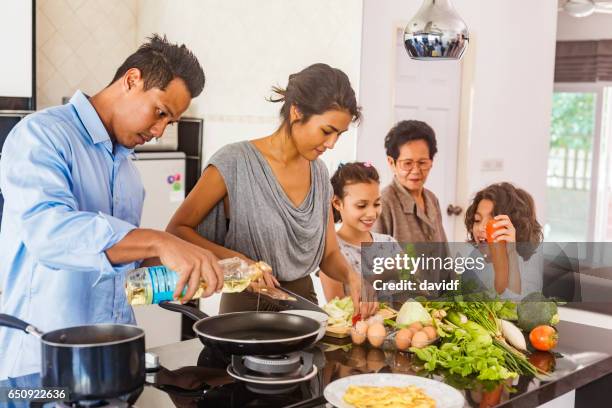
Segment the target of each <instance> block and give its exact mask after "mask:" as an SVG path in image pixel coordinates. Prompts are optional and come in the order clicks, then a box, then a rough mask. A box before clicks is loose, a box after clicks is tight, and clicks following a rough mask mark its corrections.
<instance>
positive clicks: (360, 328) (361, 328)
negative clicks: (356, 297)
mask: <svg viewBox="0 0 612 408" xmlns="http://www.w3.org/2000/svg"><path fill="white" fill-rule="evenodd" d="M355 330H357V332H359V333H360V334H363V335H365V334H366V333H367V332H368V324H367V323H366V322H365V321H363V320H359V321H358V322H357V323H356V324H355Z"/></svg>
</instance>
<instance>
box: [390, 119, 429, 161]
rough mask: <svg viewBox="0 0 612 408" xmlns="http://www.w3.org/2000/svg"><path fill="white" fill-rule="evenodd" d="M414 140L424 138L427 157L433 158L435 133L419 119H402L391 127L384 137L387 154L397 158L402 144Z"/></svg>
mask: <svg viewBox="0 0 612 408" xmlns="http://www.w3.org/2000/svg"><path fill="white" fill-rule="evenodd" d="M415 140H424V141H425V143H427V147H429V158H430V159H432V160H433V158H434V156H435V155H436V153H437V152H438V145H437V142H436V134H435V132H434V130H433V129H432V128H431V126H429V125H428V124H427V123H425V122H421V121H420V120H402V121H401V122H398V123H397V124H396V125H395V126H393V127H392V128H391V130H390V131H389V133H387V136H386V137H385V149H386V151H387V156H390V157H392V158H393V160H397V158H398V157H399V151H400V148H401V147H402V146H403V145H404V144H406V143H408V142H413V141H415Z"/></svg>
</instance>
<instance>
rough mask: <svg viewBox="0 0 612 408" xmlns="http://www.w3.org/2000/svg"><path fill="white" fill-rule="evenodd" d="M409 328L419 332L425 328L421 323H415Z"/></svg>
mask: <svg viewBox="0 0 612 408" xmlns="http://www.w3.org/2000/svg"><path fill="white" fill-rule="evenodd" d="M408 327H410V328H411V329H412V331H414V332H418V331H419V330H421V329H422V328H423V324H422V323H421V322H414V323H412V324H411V325H410V326H408Z"/></svg>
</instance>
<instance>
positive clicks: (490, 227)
mask: <svg viewBox="0 0 612 408" xmlns="http://www.w3.org/2000/svg"><path fill="white" fill-rule="evenodd" d="M495 222H496V221H495V220H494V219H491V220H489V221H488V222H487V242H489V243H491V242H493V241H494V240H495V238H493V233H494V232H495V231H497V230H498V229H501V227H500V228H495V227H494V226H493V224H495Z"/></svg>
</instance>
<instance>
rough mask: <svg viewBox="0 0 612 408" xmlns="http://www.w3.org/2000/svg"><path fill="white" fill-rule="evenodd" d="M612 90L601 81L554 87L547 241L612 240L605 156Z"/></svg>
mask: <svg viewBox="0 0 612 408" xmlns="http://www.w3.org/2000/svg"><path fill="white" fill-rule="evenodd" d="M610 89H612V88H610V87H606V86H605V85H604V84H601V83H593V84H590V83H586V84H562V85H561V84H559V85H557V86H555V92H554V94H553V109H552V122H551V134H550V149H549V156H548V174H547V200H546V202H547V209H546V210H547V211H546V214H547V221H548V222H547V224H546V226H545V228H544V232H545V239H546V241H550V242H585V241H610V240H612V172H610V170H612V166H610V163H609V161H610V159H609V158H610V155H609V154H607V152H606V146H607V144H608V143H607V140H608V137H607V133H608V132H609V127H610V125H609V121H610V115H609V107H610V103H609V99H610V97H609V95H610Z"/></svg>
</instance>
